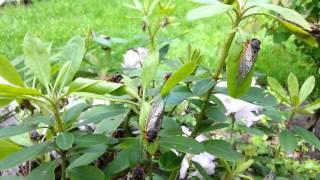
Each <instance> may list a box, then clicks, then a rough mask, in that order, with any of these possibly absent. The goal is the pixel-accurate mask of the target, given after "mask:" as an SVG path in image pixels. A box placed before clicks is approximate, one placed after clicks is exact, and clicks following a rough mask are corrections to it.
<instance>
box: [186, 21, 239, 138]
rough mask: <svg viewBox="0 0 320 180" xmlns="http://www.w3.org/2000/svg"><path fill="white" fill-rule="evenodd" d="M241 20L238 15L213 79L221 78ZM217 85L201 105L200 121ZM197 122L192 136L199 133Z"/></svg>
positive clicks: (209, 91) (203, 117)
mask: <svg viewBox="0 0 320 180" xmlns="http://www.w3.org/2000/svg"><path fill="white" fill-rule="evenodd" d="M240 22H241V16H237V18H236V20H235V21H234V24H233V26H232V31H231V32H230V33H229V35H228V38H227V41H226V43H225V45H224V48H223V49H222V54H221V57H220V60H219V64H218V67H217V69H216V72H215V74H214V76H213V79H214V80H215V81H218V80H219V76H220V74H221V71H222V69H223V67H224V65H225V63H226V59H227V57H228V54H229V50H230V47H231V44H232V42H233V39H234V37H235V35H236V33H237V27H238V26H239V24H240ZM214 87H215V86H212V88H210V89H209V90H208V92H207V94H206V96H205V98H204V102H203V104H202V107H201V111H200V114H199V117H198V121H201V120H203V119H205V113H206V110H207V107H208V102H209V100H210V97H211V94H212V90H213V89H214ZM198 121H197V123H196V126H195V128H194V130H193V131H192V133H191V137H195V136H197V134H198V132H197V131H198V128H199V123H198Z"/></svg>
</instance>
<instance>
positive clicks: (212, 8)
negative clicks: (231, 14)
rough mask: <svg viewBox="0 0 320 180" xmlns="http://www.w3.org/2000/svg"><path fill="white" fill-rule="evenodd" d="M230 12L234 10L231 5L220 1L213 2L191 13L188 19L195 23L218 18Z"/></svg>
mask: <svg viewBox="0 0 320 180" xmlns="http://www.w3.org/2000/svg"><path fill="white" fill-rule="evenodd" d="M230 10H232V6H231V5H227V4H223V3H221V2H219V1H213V2H212V3H210V5H205V6H201V7H198V8H195V9H192V10H191V11H189V12H188V14H187V19H188V20H189V21H193V20H197V19H202V18H206V17H211V16H217V15H220V14H223V13H225V12H227V11H230Z"/></svg>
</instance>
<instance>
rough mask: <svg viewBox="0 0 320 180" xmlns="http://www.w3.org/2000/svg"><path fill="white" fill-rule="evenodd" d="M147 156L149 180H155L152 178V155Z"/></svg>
mask: <svg viewBox="0 0 320 180" xmlns="http://www.w3.org/2000/svg"><path fill="white" fill-rule="evenodd" d="M147 156H148V176H149V180H153V177H152V171H153V170H152V169H153V164H152V155H151V154H149V153H148V152H147Z"/></svg>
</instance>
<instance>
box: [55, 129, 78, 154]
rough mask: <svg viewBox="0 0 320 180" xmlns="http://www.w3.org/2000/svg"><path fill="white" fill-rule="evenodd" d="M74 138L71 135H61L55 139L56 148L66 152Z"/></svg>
mask: <svg viewBox="0 0 320 180" xmlns="http://www.w3.org/2000/svg"><path fill="white" fill-rule="evenodd" d="M73 142H74V136H73V134H71V133H67V132H65V133H61V134H59V135H58V136H57V138H56V144H57V146H58V147H59V148H60V149H62V150H68V149H70V148H71V147H72V144H73Z"/></svg>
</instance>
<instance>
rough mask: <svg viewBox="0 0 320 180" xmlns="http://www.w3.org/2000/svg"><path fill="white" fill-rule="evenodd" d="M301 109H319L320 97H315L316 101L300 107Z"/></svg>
mask: <svg viewBox="0 0 320 180" xmlns="http://www.w3.org/2000/svg"><path fill="white" fill-rule="evenodd" d="M302 109H304V110H308V111H316V110H318V109H320V99H317V100H316V101H314V102H312V103H310V104H308V105H306V106H304V107H302Z"/></svg>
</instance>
